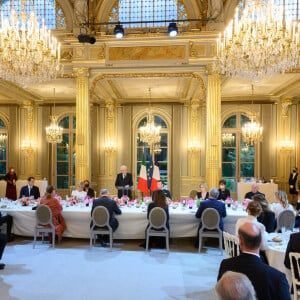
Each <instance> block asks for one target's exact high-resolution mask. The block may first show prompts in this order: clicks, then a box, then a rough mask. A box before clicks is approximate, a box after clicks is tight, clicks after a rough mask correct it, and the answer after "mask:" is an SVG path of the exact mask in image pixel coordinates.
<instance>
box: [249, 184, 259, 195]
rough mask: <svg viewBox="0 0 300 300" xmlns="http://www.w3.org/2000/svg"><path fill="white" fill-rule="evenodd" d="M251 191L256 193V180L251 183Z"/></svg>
mask: <svg viewBox="0 0 300 300" xmlns="http://www.w3.org/2000/svg"><path fill="white" fill-rule="evenodd" d="M251 191H252V193H254V194H255V193H257V191H258V184H257V183H256V182H254V183H252V185H251Z"/></svg>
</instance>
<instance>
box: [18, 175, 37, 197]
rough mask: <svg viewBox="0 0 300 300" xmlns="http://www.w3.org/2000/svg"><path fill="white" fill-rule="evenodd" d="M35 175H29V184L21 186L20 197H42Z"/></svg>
mask: <svg viewBox="0 0 300 300" xmlns="http://www.w3.org/2000/svg"><path fill="white" fill-rule="evenodd" d="M34 181H35V179H34V177H33V176H30V177H28V185H25V186H23V187H22V188H21V191H20V198H22V197H34V199H38V198H40V190H39V188H38V187H37V186H35V185H34Z"/></svg>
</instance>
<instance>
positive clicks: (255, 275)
mask: <svg viewBox="0 0 300 300" xmlns="http://www.w3.org/2000/svg"><path fill="white" fill-rule="evenodd" d="M238 234H239V241H240V247H241V250H242V254H241V255H239V256H236V257H232V258H227V259H224V260H223V261H222V262H221V265H220V269H219V275H218V281H219V280H220V279H221V277H222V276H223V274H224V273H225V272H227V271H233V272H239V273H243V274H245V275H246V276H247V277H248V278H249V279H250V281H251V282H252V284H253V287H254V289H255V292H256V296H257V299H258V300H274V299H276V300H290V299H291V296H290V292H289V284H288V282H287V280H286V277H285V274H283V273H282V272H280V271H278V270H276V269H274V268H272V267H270V266H268V265H267V264H265V263H264V262H263V261H262V260H261V259H260V257H259V249H260V244H261V231H260V229H259V227H258V226H257V225H256V224H255V223H253V222H246V223H244V224H243V225H242V226H240V228H239V231H238Z"/></svg>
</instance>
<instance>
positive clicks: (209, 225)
mask: <svg viewBox="0 0 300 300" xmlns="http://www.w3.org/2000/svg"><path fill="white" fill-rule="evenodd" d="M201 223H202V227H201V228H200V229H199V248H198V252H200V251H201V248H202V239H203V238H204V237H211V238H218V239H219V248H220V251H221V254H223V247H222V230H221V229H220V226H219V223H220V215H219V213H218V211H217V210H216V209H214V208H206V209H205V210H204V211H203V213H202V216H201Z"/></svg>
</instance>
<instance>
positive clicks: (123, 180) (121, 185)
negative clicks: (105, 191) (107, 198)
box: [115, 166, 133, 198]
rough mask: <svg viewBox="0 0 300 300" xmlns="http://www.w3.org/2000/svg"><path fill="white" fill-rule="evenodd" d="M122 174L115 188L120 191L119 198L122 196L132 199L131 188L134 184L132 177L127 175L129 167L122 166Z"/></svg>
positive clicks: (117, 179) (118, 177)
mask: <svg viewBox="0 0 300 300" xmlns="http://www.w3.org/2000/svg"><path fill="white" fill-rule="evenodd" d="M120 171H121V173H119V174H118V175H117V178H116V182H115V187H116V188H117V189H118V198H121V197H122V196H128V197H129V198H131V188H132V186H133V183H132V175H131V174H130V173H127V167H126V166H121V168H120Z"/></svg>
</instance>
